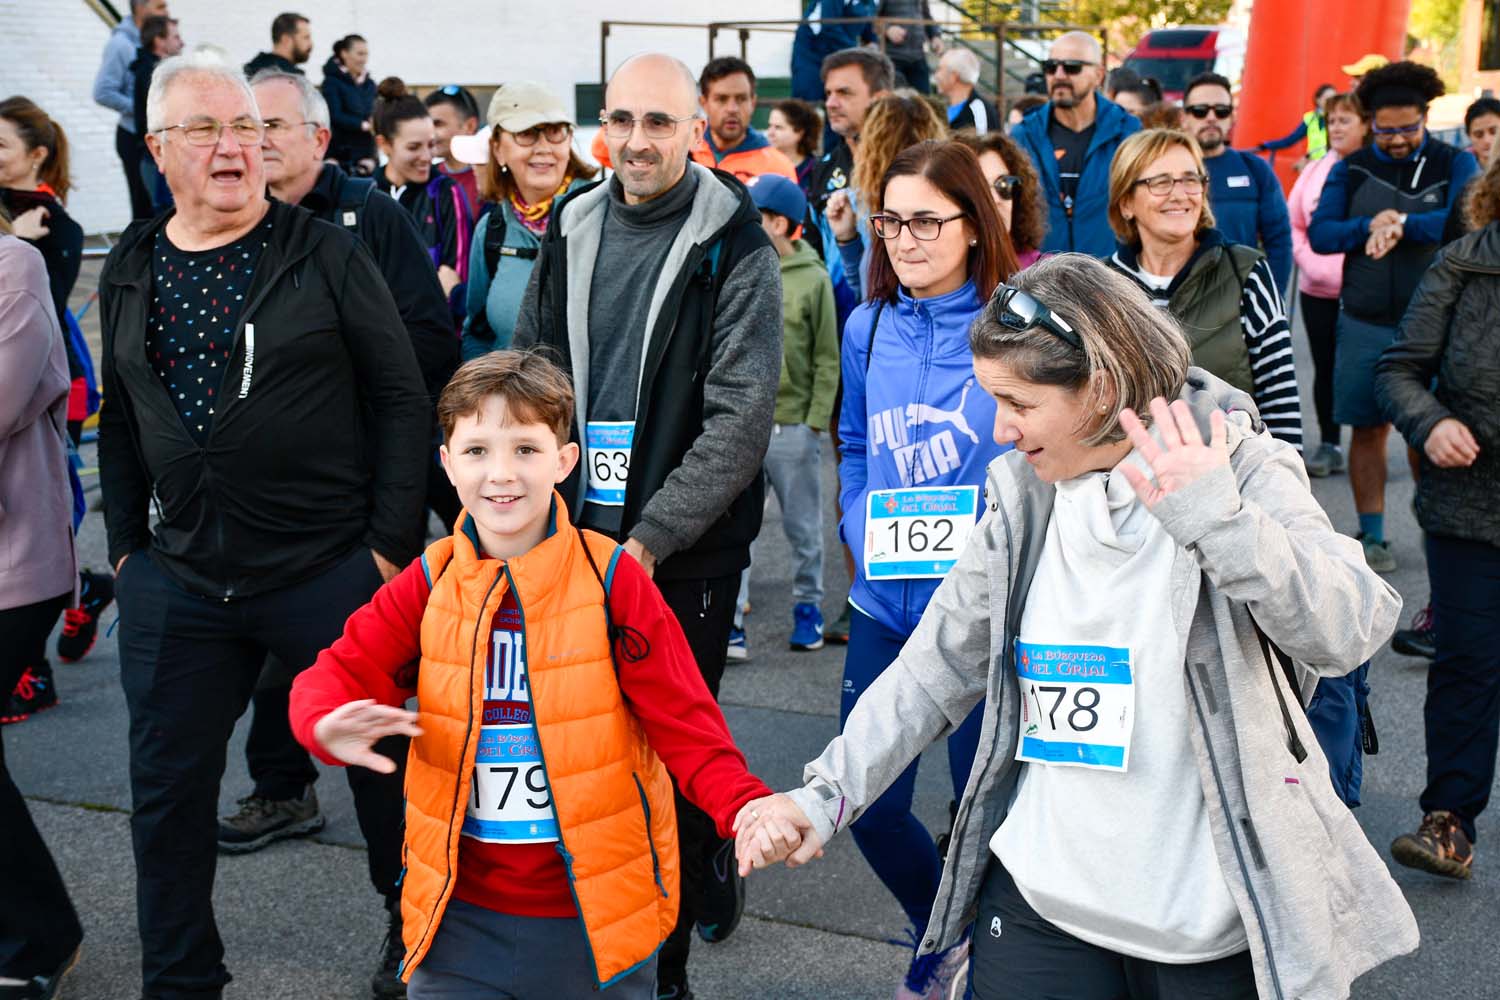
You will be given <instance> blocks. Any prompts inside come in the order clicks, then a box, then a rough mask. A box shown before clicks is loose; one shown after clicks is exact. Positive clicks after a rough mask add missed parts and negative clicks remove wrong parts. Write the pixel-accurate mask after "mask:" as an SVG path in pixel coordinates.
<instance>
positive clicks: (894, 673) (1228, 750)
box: [790, 368, 1418, 1000]
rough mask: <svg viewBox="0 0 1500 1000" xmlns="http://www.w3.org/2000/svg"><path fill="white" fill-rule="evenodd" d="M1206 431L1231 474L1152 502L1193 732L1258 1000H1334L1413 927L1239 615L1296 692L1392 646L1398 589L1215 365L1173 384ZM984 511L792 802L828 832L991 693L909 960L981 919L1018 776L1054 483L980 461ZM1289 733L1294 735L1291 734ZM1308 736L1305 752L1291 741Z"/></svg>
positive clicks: (1404, 944) (1402, 946)
mask: <svg viewBox="0 0 1500 1000" xmlns="http://www.w3.org/2000/svg"><path fill="white" fill-rule="evenodd" d="M1180 398H1181V399H1184V400H1186V401H1187V402H1188V404H1189V405H1190V406H1191V407H1192V408H1193V411H1194V413H1195V415H1196V416H1197V418H1198V421H1199V423H1200V424H1201V425H1202V426H1204V427H1205V428H1206V427H1207V425H1208V416H1209V414H1210V413H1211V412H1212V411H1213V410H1214V409H1221V410H1225V411H1227V412H1228V414H1229V426H1228V430H1229V437H1228V440H1229V448H1230V464H1229V467H1228V468H1225V469H1220V470H1217V471H1215V472H1214V473H1212V474H1210V475H1208V476H1205V477H1204V478H1202V479H1200V480H1199V481H1198V482H1196V483H1194V484H1192V485H1191V486H1189V487H1188V488H1187V489H1184V490H1181V491H1179V492H1177V493H1174V494H1171V495H1169V496H1168V497H1166V498H1165V499H1163V500H1162V502H1161V503H1160V504H1158V506H1157V507H1156V509H1155V514H1156V516H1157V517H1158V518H1159V519H1160V520H1161V522H1162V524H1163V526H1164V527H1165V528H1166V530H1167V533H1168V534H1169V535H1171V536H1172V538H1173V540H1174V541H1176V542H1177V544H1178V545H1179V546H1180V547H1181V551H1180V552H1179V553H1178V555H1177V558H1176V561H1175V563H1174V565H1173V571H1172V593H1171V604H1172V608H1173V618H1174V620H1175V622H1176V625H1177V635H1178V642H1179V647H1180V648H1181V650H1182V661H1183V675H1182V682H1183V684H1184V686H1185V688H1186V691H1187V696H1188V704H1189V706H1190V710H1191V714H1192V716H1193V717H1194V718H1195V720H1196V725H1194V727H1193V730H1192V733H1191V738H1192V744H1193V748H1194V750H1195V751H1196V756H1197V761H1198V772H1199V776H1200V778H1201V780H1202V785H1203V795H1204V799H1205V800H1206V802H1207V805H1208V812H1209V822H1210V826H1211V828H1212V831H1213V839H1214V847H1215V851H1216V853H1217V855H1218V858H1219V864H1220V867H1221V868H1222V870H1223V873H1224V879H1225V881H1226V882H1227V883H1228V885H1229V890H1230V894H1231V895H1232V896H1233V897H1234V901H1235V904H1236V906H1237V907H1238V909H1239V911H1240V916H1241V917H1242V918H1243V920H1244V922H1245V930H1246V934H1247V936H1248V938H1249V941H1250V954H1251V958H1252V961H1253V963H1254V966H1255V978H1256V986H1257V989H1258V991H1259V994H1260V995H1261V996H1262V997H1266V998H1275V1000H1292V998H1297V1000H1341V998H1344V997H1347V996H1349V985H1350V983H1351V982H1353V980H1354V979H1355V978H1356V977H1358V976H1359V975H1361V974H1362V973H1364V972H1366V971H1368V970H1369V969H1371V968H1374V967H1375V966H1376V965H1379V964H1380V963H1382V962H1384V961H1386V960H1388V959H1390V958H1394V957H1395V956H1397V955H1402V954H1406V953H1407V952H1411V951H1413V950H1415V949H1416V947H1417V941H1418V934H1417V925H1416V921H1415V919H1414V918H1413V917H1412V914H1411V909H1410V908H1409V907H1408V906H1407V904H1406V900H1405V898H1404V897H1403V896H1402V895H1401V891H1400V889H1399V888H1398V887H1397V886H1396V884H1395V882H1394V881H1393V880H1392V879H1391V877H1390V873H1389V872H1388V871H1387V869H1386V867H1385V863H1384V862H1383V861H1382V860H1381V858H1380V856H1379V855H1378V854H1376V852H1375V850H1374V848H1372V847H1371V846H1370V844H1369V841H1367V840H1366V839H1365V836H1364V832H1363V831H1362V830H1361V829H1360V827H1359V824H1358V822H1356V821H1355V819H1354V815H1353V814H1352V813H1351V812H1350V811H1349V810H1348V808H1346V807H1345V806H1344V804H1343V803H1342V802H1340V801H1339V799H1338V797H1337V796H1336V795H1335V794H1334V791H1333V787H1332V785H1331V783H1330V781H1329V778H1328V764H1327V761H1326V760H1325V758H1324V757H1323V754H1322V752H1321V751H1320V750H1319V749H1318V745H1317V739H1316V738H1315V736H1314V735H1313V732H1312V730H1311V728H1310V727H1309V726H1308V724H1307V719H1306V717H1305V716H1304V715H1303V713H1302V712H1300V711H1298V710H1297V705H1295V704H1293V705H1292V706H1291V711H1290V712H1289V713H1288V715H1289V718H1288V717H1284V716H1283V713H1282V703H1283V701H1285V702H1286V703H1288V704H1290V699H1291V697H1292V695H1291V694H1289V693H1287V692H1285V691H1284V690H1283V689H1284V687H1285V681H1284V679H1282V678H1281V677H1280V675H1279V671H1278V670H1277V669H1276V668H1274V667H1272V666H1271V665H1270V664H1268V663H1267V662H1266V659H1265V657H1264V655H1263V654H1262V652H1261V648H1260V644H1259V641H1258V639H1257V636H1256V633H1255V626H1254V624H1253V623H1252V620H1251V614H1252V613H1253V614H1254V622H1258V623H1259V624H1260V626H1261V628H1262V629H1264V630H1265V632H1266V633H1267V635H1269V636H1270V638H1271V641H1272V642H1274V643H1276V644H1277V645H1278V646H1280V647H1281V649H1283V650H1285V651H1286V652H1287V653H1288V654H1289V655H1290V656H1291V657H1292V658H1293V659H1294V660H1295V661H1296V663H1297V666H1298V669H1299V672H1300V674H1301V681H1302V691H1300V692H1296V693H1295V695H1296V696H1297V697H1298V698H1299V699H1300V700H1305V697H1306V696H1307V695H1309V694H1310V693H1311V690H1312V687H1313V686H1314V685H1315V684H1316V681H1317V678H1318V677H1320V676H1340V675H1343V674H1346V673H1348V672H1349V671H1351V670H1353V669H1354V668H1355V667H1357V666H1359V664H1360V663H1362V662H1363V661H1364V660H1366V659H1368V658H1369V657H1370V656H1371V655H1372V654H1373V653H1374V652H1375V650H1376V649H1377V648H1379V647H1380V646H1381V645H1382V644H1383V643H1384V642H1385V640H1386V639H1387V638H1388V637H1389V636H1390V634H1391V632H1392V631H1393V630H1394V628H1395V625H1396V619H1397V616H1398V615H1399V613H1400V610H1401V599H1400V597H1399V595H1397V593H1396V591H1395V590H1394V589H1393V588H1392V587H1391V586H1390V585H1389V584H1387V583H1386V582H1385V581H1383V580H1382V579H1381V578H1380V577H1378V576H1376V575H1375V574H1374V573H1373V572H1371V570H1370V569H1369V568H1368V567H1367V566H1366V565H1365V561H1364V557H1363V555H1362V553H1361V551H1360V548H1359V545H1358V543H1357V542H1355V541H1354V540H1353V539H1351V538H1348V537H1346V536H1343V535H1340V534H1337V533H1336V532H1334V530H1333V527H1332V526H1331V525H1330V524H1329V522H1328V518H1327V516H1326V515H1325V514H1324V513H1323V511H1322V509H1321V508H1320V507H1319V506H1318V504H1317V502H1316V501H1315V500H1314V499H1313V497H1312V494H1311V493H1310V492H1309V490H1308V486H1307V477H1306V474H1305V473H1304V472H1303V469H1302V463H1301V460H1300V458H1299V457H1298V454H1297V451H1296V450H1295V449H1293V448H1292V447H1291V446H1289V445H1287V444H1285V443H1283V442H1279V441H1276V440H1275V439H1273V438H1272V437H1270V435H1269V434H1267V433H1265V430H1264V427H1263V425H1262V424H1261V423H1260V419H1259V417H1258V416H1257V415H1256V413H1255V409H1254V404H1253V403H1251V401H1250V398H1249V397H1248V396H1246V395H1245V394H1244V393H1242V392H1240V391H1238V390H1236V389H1233V388H1232V387H1230V386H1229V385H1228V384H1226V383H1224V382H1222V381H1220V380H1218V379H1217V378H1215V377H1214V376H1212V375H1209V374H1208V373H1207V372H1205V371H1203V370H1201V369H1197V368H1193V369H1190V370H1189V373H1188V382H1187V385H1186V386H1185V387H1184V388H1183V390H1182V393H1181V395H1180ZM985 499H986V503H987V505H988V510H987V512H986V514H985V517H984V520H983V521H981V523H980V524H979V526H978V527H977V528H976V529H975V532H974V534H973V536H971V540H970V543H969V546H968V548H967V549H966V550H965V551H964V553H963V555H962V557H961V558H960V559H959V562H958V565H956V566H955V567H954V568H953V570H952V571H950V572H949V574H948V576H947V578H946V579H944V581H943V583H942V586H941V587H939V588H938V591H937V593H936V594H935V595H934V596H933V599H932V602H931V603H930V604H929V605H928V607H927V611H926V613H925V614H924V615H923V616H922V620H921V622H920V623H918V625H917V628H916V631H915V632H914V633H913V634H912V636H911V638H910V639H909V640H907V643H906V646H905V647H904V648H903V649H902V651H901V655H900V656H899V657H898V658H897V659H896V661H895V662H894V663H892V664H891V665H890V667H888V668H887V669H886V671H885V672H884V673H883V674H882V675H881V676H880V678H879V679H878V680H877V681H876V682H875V683H874V684H873V685H871V687H870V688H869V689H868V690H867V691H866V692H865V694H864V696H863V697H862V698H860V700H859V703H858V704H857V705H856V706H855V708H854V711H853V712H852V713H851V714H850V716H849V720H848V722H847V724H846V725H845V727H844V732H843V735H841V736H839V737H838V738H836V739H835V740H834V741H833V742H832V743H830V744H829V745H828V748H827V749H826V750H824V751H823V754H822V756H821V757H819V758H818V759H817V760H815V761H813V762H812V763H810V764H808V765H807V769H806V771H805V773H804V780H805V781H806V782H807V785H806V787H804V788H800V789H797V790H795V791H793V792H791V793H790V794H791V797H792V798H793V800H794V801H796V803H797V805H798V806H799V807H800V808H801V809H802V811H803V812H805V813H806V814H807V815H808V817H809V818H810V819H811V820H812V822H813V825H814V827H815V828H816V830H817V832H818V834H819V835H820V836H821V837H822V838H823V839H824V840H825V841H826V840H827V839H828V838H829V837H831V836H832V835H833V834H834V833H835V832H837V831H838V830H841V829H843V828H844V827H846V826H848V825H849V824H850V823H851V822H853V821H854V820H855V819H856V818H858V816H859V815H860V813H861V811H862V810H863V809H864V808H865V807H866V806H867V805H868V804H869V803H871V802H873V801H874V800H875V799H876V797H877V796H878V795H879V794H880V792H881V791H883V790H884V789H885V788H886V787H887V786H888V785H890V783H891V782H892V781H894V780H895V778H896V776H897V775H898V774H900V772H901V771H902V770H903V769H904V768H905V767H906V765H907V764H909V763H910V762H911V761H912V760H913V759H914V758H915V757H916V756H917V755H918V754H919V753H921V752H922V750H923V749H925V748H926V747H927V746H928V745H929V744H930V743H932V742H933V741H934V740H936V739H938V738H939V737H941V736H943V735H945V734H946V733H948V732H950V731H951V730H952V729H953V728H954V727H957V726H958V725H959V724H960V723H961V722H963V720H964V718H965V717H966V716H967V715H968V713H969V711H970V710H971V709H972V708H973V707H974V705H975V704H977V703H978V702H979V701H980V700H981V699H985V707H984V723H983V730H982V732H981V735H980V740H979V753H978V756H977V757H976V759H975V762H974V769H973V771H972V772H971V773H970V775H969V782H968V787H967V788H966V789H965V792H964V797H963V801H962V802H961V803H960V805H959V809H958V818H957V821H956V823H955V825H954V831H953V839H952V842H951V845H950V847H949V850H948V860H947V863H946V865H945V866H944V869H943V878H942V883H941V885H940V886H939V888H938V894H937V899H936V902H935V903H934V905H933V911H932V917H931V920H930V922H929V924H928V928H927V934H926V936H925V939H924V940H923V941H922V943H921V945H920V950H921V951H922V952H924V953H925V952H932V951H939V950H942V949H944V948H947V947H950V946H951V945H953V944H955V943H957V942H958V941H959V939H960V937H961V935H962V934H963V931H964V928H965V927H966V926H967V925H968V924H969V923H970V922H971V921H972V920H973V919H974V915H975V911H976V901H977V899H978V895H979V888H980V884H981V882H982V881H983V878H984V872H985V867H986V865H987V864H988V863H989V860H990V858H989V841H990V838H991V836H992V835H993V834H994V832H995V831H996V830H997V829H998V828H999V826H1000V823H1001V821H1002V820H1004V818H1005V813H1006V810H1007V808H1008V804H1009V802H1010V800H1011V793H1012V791H1013V790H1014V788H1015V783H1016V779H1017V778H1018V777H1019V774H1020V768H1019V766H1018V765H1017V762H1016V760H1015V750H1016V741H1017V734H1018V732H1019V729H1020V725H1019V722H1020V704H1019V696H1018V692H1017V685H1016V672H1015V665H1014V663H1013V661H1012V654H1013V650H1014V640H1015V637H1016V633H1017V630H1018V628H1019V626H1020V622H1021V613H1022V610H1023V608H1024V607H1025V603H1026V593H1027V589H1028V588H1029V586H1030V583H1031V577H1032V575H1033V573H1034V572H1035V570H1036V565H1037V561H1038V558H1039V557H1040V555H1041V548H1042V543H1043V541H1044V540H1045V538H1046V527H1047V521H1048V518H1049V517H1050V516H1051V510H1052V499H1053V488H1052V486H1050V485H1049V484H1047V483H1044V482H1042V481H1041V480H1040V479H1038V478H1037V477H1036V475H1035V474H1034V473H1033V472H1032V471H1031V469H1030V467H1029V466H1027V465H1026V462H1025V459H1024V457H1023V456H1021V455H1019V454H1018V453H1014V452H1013V453H1010V454H1007V455H1004V456H1001V457H1000V458H998V459H996V460H995V461H994V462H992V463H991V464H990V466H989V470H988V483H987V485H986V487H985ZM1288 727H1291V729H1290V732H1289V728H1288ZM1292 734H1295V737H1296V741H1297V742H1298V743H1300V744H1301V747H1303V748H1305V755H1303V759H1302V760H1301V761H1299V760H1298V759H1297V755H1294V753H1293V752H1292V750H1291V749H1290V744H1291V743H1292V740H1291V735H1292Z"/></svg>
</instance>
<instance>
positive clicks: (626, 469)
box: [584, 420, 635, 507]
mask: <svg viewBox="0 0 1500 1000" xmlns="http://www.w3.org/2000/svg"><path fill="white" fill-rule="evenodd" d="M584 444H585V445H586V446H587V447H586V451H585V456H586V461H587V462H588V477H589V486H588V491H587V493H585V495H584V499H585V500H586V501H588V502H589V503H594V504H599V505H601V506H604V507H623V506H625V483H626V482H627V481H628V480H629V479H630V450H631V448H632V447H633V446H634V444H635V424H634V422H632V421H629V420H590V421H589V422H588V425H587V427H586V429H585V434H584Z"/></svg>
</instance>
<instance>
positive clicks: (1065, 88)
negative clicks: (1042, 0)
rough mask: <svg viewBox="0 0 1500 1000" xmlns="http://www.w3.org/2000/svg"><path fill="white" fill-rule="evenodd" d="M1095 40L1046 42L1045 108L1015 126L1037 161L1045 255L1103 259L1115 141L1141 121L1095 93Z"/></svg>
mask: <svg viewBox="0 0 1500 1000" xmlns="http://www.w3.org/2000/svg"><path fill="white" fill-rule="evenodd" d="M1103 61H1104V53H1103V51H1102V50H1101V49H1100V47H1099V40H1098V39H1097V38H1095V37H1094V36H1093V35H1090V34H1089V33H1087V32H1084V31H1070V32H1068V33H1067V34H1065V35H1061V36H1059V37H1058V39H1057V41H1055V42H1053V43H1052V48H1051V50H1050V51H1049V53H1048V56H1047V59H1046V60H1045V61H1044V62H1043V63H1042V71H1043V73H1044V74H1045V76H1046V80H1047V98H1048V100H1047V103H1046V104H1043V105H1042V106H1041V107H1039V108H1036V109H1034V110H1033V111H1031V112H1030V113H1029V114H1028V115H1027V116H1026V117H1025V118H1023V119H1022V120H1021V124H1020V125H1018V126H1016V130H1015V133H1014V137H1015V139H1016V140H1017V141H1018V142H1020V144H1021V147H1022V148H1023V149H1025V150H1026V153H1027V155H1028V156H1030V157H1031V159H1032V162H1033V163H1035V164H1036V169H1037V173H1038V174H1039V175H1040V176H1041V181H1042V197H1043V200H1044V201H1046V203H1047V212H1048V216H1049V225H1048V227H1047V238H1046V240H1044V241H1043V243H1042V250H1043V251H1044V252H1045V253H1062V252H1064V251H1069V250H1074V251H1078V252H1079V253H1086V254H1092V255H1093V256H1095V257H1107V256H1109V255H1110V254H1111V253H1113V252H1114V249H1115V237H1114V233H1113V232H1111V231H1110V228H1109V216H1108V210H1109V164H1110V160H1111V159H1113V158H1114V155H1115V150H1116V149H1118V148H1119V145H1120V142H1121V141H1122V140H1123V139H1124V138H1125V137H1126V136H1128V135H1130V134H1131V133H1133V132H1136V131H1139V129H1140V127H1141V123H1140V120H1139V119H1138V118H1136V117H1135V116H1134V115H1130V114H1127V113H1126V112H1125V110H1124V109H1123V108H1121V107H1120V106H1119V105H1118V104H1115V103H1114V102H1112V101H1110V100H1109V99H1108V98H1106V97H1105V96H1104V95H1103V94H1102V93H1100V91H1099V86H1100V84H1101V83H1103V81H1104V66H1103Z"/></svg>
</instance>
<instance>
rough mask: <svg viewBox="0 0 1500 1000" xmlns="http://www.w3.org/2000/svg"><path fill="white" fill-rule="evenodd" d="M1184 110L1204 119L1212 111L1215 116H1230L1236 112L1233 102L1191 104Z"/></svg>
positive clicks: (1200, 119)
mask: <svg viewBox="0 0 1500 1000" xmlns="http://www.w3.org/2000/svg"><path fill="white" fill-rule="evenodd" d="M1182 110H1184V111H1186V112H1187V113H1188V114H1190V115H1192V116H1193V117H1194V118H1197V119H1198V120H1199V121H1202V120H1203V119H1204V118H1207V117H1208V115H1209V113H1210V112H1212V113H1213V116H1214V117H1215V118H1226V119H1227V118H1229V117H1230V116H1231V115H1233V114H1234V105H1233V104H1189V105H1188V106H1187V107H1185V108H1183V109H1182Z"/></svg>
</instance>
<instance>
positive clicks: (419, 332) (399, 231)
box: [298, 163, 459, 408]
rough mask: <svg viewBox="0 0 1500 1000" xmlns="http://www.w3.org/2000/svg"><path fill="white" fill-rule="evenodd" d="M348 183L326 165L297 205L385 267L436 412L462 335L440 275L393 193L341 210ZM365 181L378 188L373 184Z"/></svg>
mask: <svg viewBox="0 0 1500 1000" xmlns="http://www.w3.org/2000/svg"><path fill="white" fill-rule="evenodd" d="M348 181H349V175H348V174H346V173H344V171H343V170H341V169H340V168H339V166H338V164H336V163H325V164H323V172H322V173H320V174H319V175H318V183H317V184H315V185H313V189H312V190H311V191H309V192H307V194H306V195H305V196H304V197H303V199H302V200H301V201H300V202H298V205H299V206H300V207H302V208H305V209H307V210H308V211H309V212H311V213H313V214H314V215H316V216H317V217H318V218H320V219H322V220H324V221H325V222H332V223H333V224H334V225H337V226H341V227H342V228H344V229H348V230H351V231H352V232H354V233H355V235H357V236H358V237H359V239H360V241H361V242H362V243H364V245H365V247H366V248H367V249H368V250H369V251H370V253H371V255H372V256H374V258H375V266H377V267H379V268H380V273H381V275H382V276H383V277H384V278H385V286H386V287H387V288H389V289H390V290H391V297H392V298H394V299H395V300H396V308H397V309H399V310H400V311H401V322H402V323H404V324H405V325H406V332H407V334H408V335H409V336H410V337H411V347H412V350H413V351H415V352H416V355H417V365H418V366H419V367H420V368H421V369H422V381H423V382H425V383H426V384H427V395H428V397H429V398H430V400H431V403H432V406H433V407H434V408H436V406H437V399H438V396H439V395H441V394H442V391H443V387H444V386H446V385H447V384H448V380H449V379H450V378H452V377H453V373H454V372H456V371H457V370H458V364H459V357H458V336H457V335H456V334H454V332H453V319H452V317H451V316H450V315H449V313H448V300H447V299H446V298H444V297H443V286H442V285H440V284H438V280H437V272H436V271H434V270H433V269H432V262H431V259H430V258H429V257H428V256H427V249H426V248H425V247H423V246H422V240H421V237H419V236H418V235H417V227H416V225H415V224H413V222H412V221H411V216H410V215H409V214H407V211H406V209H404V208H402V207H401V206H400V205H398V204H396V202H395V200H394V199H392V198H391V197H390V195H387V194H385V193H383V192H381V191H377V190H371V191H370V193H369V196H368V197H366V198H364V199H362V202H361V207H360V208H358V209H345V210H341V208H340V206H341V204H343V202H344V200H345V199H344V185H345V184H346V183H348ZM365 183H366V184H370V186H371V187H373V184H371V182H369V181H366V182H365ZM345 212H352V213H353V218H352V219H349V218H346V216H345Z"/></svg>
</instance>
